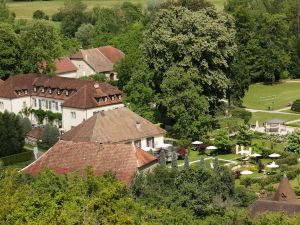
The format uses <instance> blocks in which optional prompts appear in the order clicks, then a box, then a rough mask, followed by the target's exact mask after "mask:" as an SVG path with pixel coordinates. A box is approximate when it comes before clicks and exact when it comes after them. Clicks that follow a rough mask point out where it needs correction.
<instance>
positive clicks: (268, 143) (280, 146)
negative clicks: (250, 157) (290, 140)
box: [252, 139, 286, 151]
mask: <svg viewBox="0 0 300 225" xmlns="http://www.w3.org/2000/svg"><path fill="white" fill-rule="evenodd" d="M271 143H272V142H271V141H268V140H261V139H253V140H252V145H254V144H258V145H261V146H263V147H266V148H269V149H271ZM285 145H286V143H274V144H273V148H274V150H275V151H276V150H281V151H282V150H284V147H285Z"/></svg>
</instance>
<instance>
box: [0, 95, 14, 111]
mask: <svg viewBox="0 0 300 225" xmlns="http://www.w3.org/2000/svg"><path fill="white" fill-rule="evenodd" d="M0 103H1V105H2V104H3V107H1V108H0V112H4V111H5V110H7V111H8V112H12V105H11V100H10V99H7V98H0Z"/></svg>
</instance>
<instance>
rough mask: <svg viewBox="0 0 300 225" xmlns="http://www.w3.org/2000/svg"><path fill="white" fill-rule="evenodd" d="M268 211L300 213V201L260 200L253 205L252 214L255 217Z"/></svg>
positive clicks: (290, 213) (291, 214) (290, 214)
mask: <svg viewBox="0 0 300 225" xmlns="http://www.w3.org/2000/svg"><path fill="white" fill-rule="evenodd" d="M266 212H284V213H286V214H287V215H289V216H294V215H295V214H298V213H300V203H296V202H280V201H279V202H278V201H270V200H258V201H256V202H255V203H254V204H253V205H252V206H251V211H250V215H251V217H255V216H257V215H258V214H260V213H266Z"/></svg>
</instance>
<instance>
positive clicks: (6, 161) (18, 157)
mask: <svg viewBox="0 0 300 225" xmlns="http://www.w3.org/2000/svg"><path fill="white" fill-rule="evenodd" d="M31 159H33V152H32V151H25V152H21V153H18V154H14V155H9V156H5V157H2V158H0V164H1V165H3V166H8V165H11V164H14V163H19V162H26V161H29V160H31Z"/></svg>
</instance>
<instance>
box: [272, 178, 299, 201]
mask: <svg viewBox="0 0 300 225" xmlns="http://www.w3.org/2000/svg"><path fill="white" fill-rule="evenodd" d="M273 200H274V201H297V195H296V194H295V192H294V190H293V188H292V186H291V184H290V182H289V179H288V178H287V177H286V176H283V178H282V179H281V181H280V183H279V186H278V188H277V191H276V193H275V195H274V197H273Z"/></svg>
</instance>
